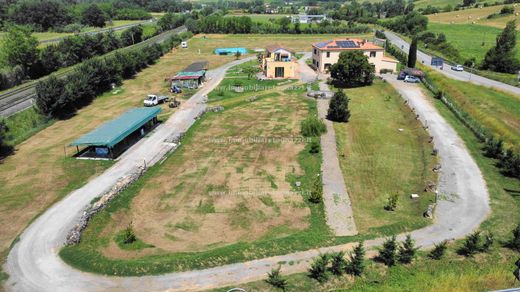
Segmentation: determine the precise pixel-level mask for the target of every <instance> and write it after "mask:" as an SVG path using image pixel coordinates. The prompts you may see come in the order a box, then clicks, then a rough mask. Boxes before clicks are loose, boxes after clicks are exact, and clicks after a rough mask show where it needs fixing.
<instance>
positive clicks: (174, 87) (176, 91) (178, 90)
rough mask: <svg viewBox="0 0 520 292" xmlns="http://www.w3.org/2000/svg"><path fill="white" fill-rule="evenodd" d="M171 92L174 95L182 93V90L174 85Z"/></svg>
mask: <svg viewBox="0 0 520 292" xmlns="http://www.w3.org/2000/svg"><path fill="white" fill-rule="evenodd" d="M170 91H171V92H172V93H182V89H181V87H180V86H178V85H172V87H171V88H170Z"/></svg>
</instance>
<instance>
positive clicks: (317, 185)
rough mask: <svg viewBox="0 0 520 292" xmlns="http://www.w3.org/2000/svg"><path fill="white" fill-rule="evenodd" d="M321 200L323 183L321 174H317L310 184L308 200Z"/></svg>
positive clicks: (316, 202)
mask: <svg viewBox="0 0 520 292" xmlns="http://www.w3.org/2000/svg"><path fill="white" fill-rule="evenodd" d="M322 200H323V183H322V182H321V175H318V176H317V177H316V178H315V179H314V182H313V184H312V190H311V195H310V197H309V201H310V202H312V203H315V204H319V203H321V202H322Z"/></svg>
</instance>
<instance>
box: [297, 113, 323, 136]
mask: <svg viewBox="0 0 520 292" xmlns="http://www.w3.org/2000/svg"><path fill="white" fill-rule="evenodd" d="M300 132H301V134H302V135H303V136H304V137H319V136H321V135H322V134H324V133H325V132H327V127H326V126H325V123H324V122H323V121H322V120H321V119H320V118H318V117H316V116H308V117H307V118H305V119H304V120H303V121H302V122H301V124H300Z"/></svg>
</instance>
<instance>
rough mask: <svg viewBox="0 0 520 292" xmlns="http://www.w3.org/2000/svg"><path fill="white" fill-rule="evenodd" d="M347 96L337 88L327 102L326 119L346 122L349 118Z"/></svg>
mask: <svg viewBox="0 0 520 292" xmlns="http://www.w3.org/2000/svg"><path fill="white" fill-rule="evenodd" d="M348 104H349V98H348V97H347V95H346V94H345V93H344V92H343V91H342V90H339V91H337V92H336V93H334V96H332V99H331V100H330V103H329V109H328V111H327V119H329V120H331V121H335V122H342V123H346V122H348V120H349V119H350V110H349V108H348Z"/></svg>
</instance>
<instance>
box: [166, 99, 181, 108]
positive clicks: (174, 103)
mask: <svg viewBox="0 0 520 292" xmlns="http://www.w3.org/2000/svg"><path fill="white" fill-rule="evenodd" d="M180 104H181V102H180V101H178V100H177V98H176V97H174V98H173V99H172V100H171V101H170V104H168V106H169V107H170V108H176V107H179V105H180Z"/></svg>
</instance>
